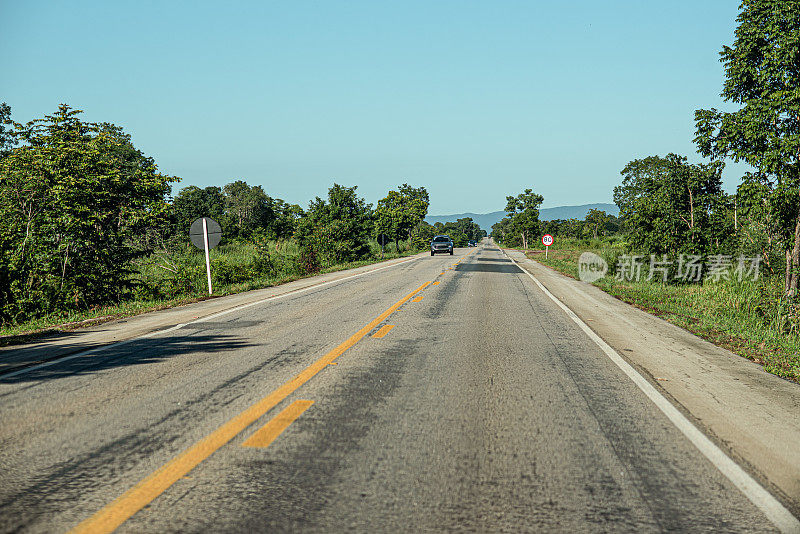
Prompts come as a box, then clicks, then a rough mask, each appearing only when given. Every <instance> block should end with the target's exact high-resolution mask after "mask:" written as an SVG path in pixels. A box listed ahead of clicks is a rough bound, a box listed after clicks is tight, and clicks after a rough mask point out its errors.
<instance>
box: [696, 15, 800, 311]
mask: <svg viewBox="0 0 800 534" xmlns="http://www.w3.org/2000/svg"><path fill="white" fill-rule="evenodd" d="M737 22H738V23H739V25H738V26H737V28H736V31H735V34H734V35H735V37H734V43H733V46H732V47H729V46H723V48H722V52H720V58H721V62H722V63H723V64H724V66H725V83H724V85H723V90H722V97H723V98H724V99H725V100H726V101H728V102H733V103H735V104H738V105H740V106H741V107H740V109H738V110H737V111H733V112H721V111H718V110H716V109H713V108H712V109H708V110H705V109H700V110H697V111H696V112H695V122H696V126H697V131H696V137H695V142H696V143H697V146H698V150H699V152H700V153H701V154H703V155H704V156H708V157H711V158H714V159H721V158H731V159H733V160H734V161H744V162H746V163H748V164H750V165H752V166H753V167H755V169H756V170H757V171H758V174H759V175H760V176H761V177H762V178H763V179H764V180H765V183H766V185H767V187H768V190H769V193H768V194H767V195H766V196H765V200H766V203H767V204H768V205H769V207H770V209H769V210H768V211H767V212H766V213H765V215H766V216H768V217H769V218H770V219H771V225H772V226H775V227H777V228H779V230H780V231H779V234H778V237H779V239H780V241H781V244H782V246H783V248H784V251H785V259H786V281H785V288H784V289H785V293H786V295H787V296H795V295H797V285H798V267H800V1H798V0H744V1H743V2H742V4H741V7H740V13H739V16H738V18H737ZM743 193H744V192H743Z"/></svg>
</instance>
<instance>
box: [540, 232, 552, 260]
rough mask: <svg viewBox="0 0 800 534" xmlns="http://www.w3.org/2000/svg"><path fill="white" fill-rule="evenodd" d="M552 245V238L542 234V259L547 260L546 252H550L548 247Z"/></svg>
mask: <svg viewBox="0 0 800 534" xmlns="http://www.w3.org/2000/svg"><path fill="white" fill-rule="evenodd" d="M552 244H553V236H551V235H550V234H544V235H543V236H542V245H544V259H547V251H548V250H550V245H552Z"/></svg>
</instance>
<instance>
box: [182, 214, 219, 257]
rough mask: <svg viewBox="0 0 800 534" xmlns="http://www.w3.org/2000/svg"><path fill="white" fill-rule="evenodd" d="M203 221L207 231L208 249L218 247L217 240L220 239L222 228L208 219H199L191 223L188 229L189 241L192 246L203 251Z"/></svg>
mask: <svg viewBox="0 0 800 534" xmlns="http://www.w3.org/2000/svg"><path fill="white" fill-rule="evenodd" d="M203 219H205V220H206V229H207V230H208V248H210V249H211V248H214V247H216V246H217V245H219V240H220V239H222V228H221V227H220V226H219V223H218V222H217V221H215V220H214V219H209V218H208V217H200V218H199V219H197V220H196V221H194V222H193V223H192V227H191V228H189V239H191V240H192V243H193V244H194V246H196V247H197V248H199V249H200V250H205V248H206V246H205V243H204V242H203V241H204V239H203Z"/></svg>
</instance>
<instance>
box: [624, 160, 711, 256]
mask: <svg viewBox="0 0 800 534" xmlns="http://www.w3.org/2000/svg"><path fill="white" fill-rule="evenodd" d="M723 166H724V165H723V164H722V163H721V162H719V161H716V162H712V163H710V164H697V165H692V164H689V163H687V160H686V158H685V157H683V156H678V155H676V154H667V156H666V157H664V158H662V157H659V156H649V157H647V158H644V159H637V160H634V161H631V162H630V163H628V164H627V165H626V166H625V168H624V169H623V170H622V171H621V173H620V174H622V176H623V181H622V185H619V186H617V187H615V188H614V202H616V204H617V206H619V209H620V217H621V218H623V219H624V220H625V224H626V228H627V230H628V232H629V234H630V242H631V244H632V245H633V246H634V247H635V248H638V249H642V250H646V251H648V252H651V253H654V254H661V253H673V254H675V253H678V252H692V253H707V252H709V250H710V247H711V246H712V244H714V243H715V242H717V243H718V242H719V239H720V237H721V236H724V232H725V230H726V229H725V228H720V225H719V224H718V221H720V220H724V210H725V208H726V196H725V194H724V193H723V192H722V168H723ZM721 213H722V214H723V217H722V219H721V218H720V217H721V216H720V214H721Z"/></svg>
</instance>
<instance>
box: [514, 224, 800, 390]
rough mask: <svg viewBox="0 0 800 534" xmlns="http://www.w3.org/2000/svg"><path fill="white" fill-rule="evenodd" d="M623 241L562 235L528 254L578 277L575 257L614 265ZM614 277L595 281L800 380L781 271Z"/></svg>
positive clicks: (798, 344) (799, 347) (798, 349)
mask: <svg viewBox="0 0 800 534" xmlns="http://www.w3.org/2000/svg"><path fill="white" fill-rule="evenodd" d="M623 247H624V243H619V242H614V241H599V240H593V241H587V240H570V239H563V238H562V239H560V240H559V242H558V243H557V244H556V245H554V246H552V247H550V251H549V253H548V258H547V259H545V257H544V254H543V253H542V252H541V251H528V252H527V255H528V257H530V258H532V259H534V260H536V261H538V262H540V263H542V264H545V265H547V266H549V267H551V268H553V269H555V270H556V271H559V272H561V273H562V274H565V275H567V276H571V277H573V278H578V257H579V256H580V254H581V253H582V252H585V251H589V252H594V253H595V254H598V255H600V256H601V257H603V258H604V259H606V261H607V262H608V263H609V266H610V268H611V269H612V270H613V265H615V264H616V260H617V258H618V257H619V255H620V254H621V253H622V250H623ZM644 278H645V277H642V279H641V280H640V281H627V280H618V279H616V278H615V277H614V276H613V275H607V276H606V277H604V278H602V279H600V280H598V281H597V282H595V283H594V285H596V286H597V287H599V288H600V289H602V290H603V291H606V292H607V293H609V294H611V295H613V296H615V297H617V298H619V299H620V300H623V301H625V302H627V303H629V304H632V305H634V306H636V307H638V308H640V309H643V310H645V311H647V312H649V313H652V314H654V315H657V316H659V317H661V318H663V319H665V320H667V321H669V322H671V323H673V324H675V325H677V326H680V327H681V328H684V329H686V330H688V331H690V332H692V333H694V334H696V335H698V336H700V337H702V338H704V339H706V340H708V341H710V342H712V343H714V344H716V345H719V346H721V347H724V348H726V349H728V350H730V351H732V352H734V353H736V354H738V355H740V356H743V357H745V358H748V359H750V360H752V361H754V362H756V363H760V364H762V365H763V366H764V369H765V370H766V371H768V372H770V373H773V374H775V375H778V376H781V377H783V378H787V379H790V380H793V381H796V382H800V336H798V335H796V334H787V333H786V331H785V318H784V317H782V316H781V315H780V313H779V312H778V304H777V303H778V302H779V301H780V298H781V294H782V290H783V281H782V279H781V277H780V276H777V275H776V276H763V273H762V276H760V277H759V278H758V279H757V280H755V281H754V280H747V279H745V280H742V281H738V280H736V279H732V280H725V281H719V282H716V283H714V282H711V281H705V282H703V283H697V284H691V283H686V284H670V283H667V284H665V283H661V282H658V281H647V280H645V279H644Z"/></svg>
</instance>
